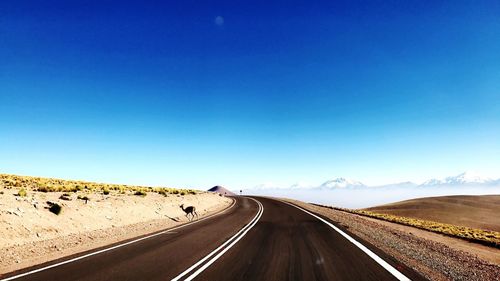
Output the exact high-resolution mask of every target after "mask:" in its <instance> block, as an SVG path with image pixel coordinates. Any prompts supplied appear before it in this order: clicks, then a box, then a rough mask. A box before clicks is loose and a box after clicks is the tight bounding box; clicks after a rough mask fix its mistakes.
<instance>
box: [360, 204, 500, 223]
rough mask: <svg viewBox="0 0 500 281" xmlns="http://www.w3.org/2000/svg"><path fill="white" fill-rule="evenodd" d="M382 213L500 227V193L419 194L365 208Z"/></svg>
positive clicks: (443, 221)
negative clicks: (424, 196) (435, 195)
mask: <svg viewBox="0 0 500 281" xmlns="http://www.w3.org/2000/svg"><path fill="white" fill-rule="evenodd" d="M365 210H367V211H372V212H376V213H381V214H390V215H397V216H403V217H409V218H417V219H423V220H430V221H437V222H442V223H449V224H453V225H461V226H468V227H472V228H479V229H485V230H493V231H500V216H498V215H495V214H500V195H459V196H458V195H457V196H440V197H427V198H417V199H412V200H405V201H401V202H396V203H392V204H386V205H381V206H376V207H371V208H367V209H365Z"/></svg>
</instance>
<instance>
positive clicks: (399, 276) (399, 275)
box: [280, 200, 410, 281]
mask: <svg viewBox="0 0 500 281" xmlns="http://www.w3.org/2000/svg"><path fill="white" fill-rule="evenodd" d="M280 201H281V200H280ZM281 202H283V203H286V204H288V205H290V206H293V207H295V208H297V209H299V210H301V211H303V212H306V213H308V214H309V215H311V216H313V217H315V218H317V219H318V220H320V221H322V222H324V223H326V224H327V225H328V226H330V227H331V228H333V229H334V230H335V231H337V232H338V233H340V235H342V236H344V237H345V238H346V239H347V240H349V242H351V243H353V244H354V245H356V246H357V247H358V248H359V249H360V250H361V251H363V252H365V254H367V255H368V256H369V257H370V258H372V259H373V260H374V261H376V262H377V263H378V264H379V265H380V266H382V267H383V268H385V269H386V270H387V271H389V273H391V274H392V275H393V276H394V277H396V278H397V279H398V280H401V281H409V280H410V279H409V278H408V277H406V276H405V275H404V274H403V273H401V272H399V271H398V270H397V269H395V268H394V267H393V266H392V265H390V264H388V263H387V262H386V261H384V260H383V259H382V258H381V257H379V256H377V255H376V254H375V253H374V252H372V251H371V250H370V249H368V248H367V247H365V246H364V245H363V244H361V243H359V242H358V241H356V240H355V239H354V238H352V237H351V236H349V235H348V234H347V233H345V232H343V231H342V230H340V229H339V228H338V227H336V226H335V225H333V224H332V223H330V222H328V221H326V220H325V219H323V218H321V217H319V216H317V215H315V214H313V213H311V212H309V211H307V210H305V209H303V208H301V207H299V206H297V205H295V204H292V203H288V202H286V201H281Z"/></svg>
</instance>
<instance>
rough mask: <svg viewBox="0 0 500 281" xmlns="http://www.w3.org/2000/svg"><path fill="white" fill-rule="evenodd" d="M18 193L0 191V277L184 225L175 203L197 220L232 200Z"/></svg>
mask: <svg viewBox="0 0 500 281" xmlns="http://www.w3.org/2000/svg"><path fill="white" fill-rule="evenodd" d="M19 191H20V189H15V188H11V189H6V188H4V189H2V188H0V273H6V272H10V271H13V270H17V269H20V268H24V267H27V266H31V265H34V264H38V263H42V262H46V261H49V260H53V259H56V258H60V257H64V256H67V255H71V254H75V253H79V252H83V251H86V250H90V249H93V248H97V247H101V246H105V245H109V244H111V243H115V242H118V241H122V240H126V239H130V238H133V237H136V236H140V235H144V234H147V233H151V232H154V231H158V230H162V229H165V228H170V227H174V226H176V225H179V224H182V223H185V222H187V218H186V217H185V213H184V212H183V211H182V209H181V208H180V207H179V205H180V204H184V205H185V206H190V205H193V206H195V207H196V210H197V213H198V215H199V217H200V218H202V217H204V216H208V215H210V214H213V213H216V212H219V211H221V210H223V209H225V208H227V207H229V206H230V205H231V203H232V202H233V200H232V199H230V198H226V197H224V196H220V195H218V194H214V193H209V192H198V193H197V194H183V195H181V194H159V193H155V192H145V193H143V194H142V193H141V194H134V193H131V192H127V193H125V194H123V193H119V192H113V191H111V192H109V193H108V194H106V195H104V194H103V193H101V192H86V193H81V192H72V193H63V192H47V193H43V192H37V191H33V190H27V191H26V190H25V191H26V194H22V196H19ZM21 193H22V192H21ZM64 194H66V196H63V195H64ZM144 194H145V195H144ZM85 197H87V198H85ZM85 199H88V200H85ZM55 204H57V205H58V206H60V207H62V208H61V212H60V213H59V214H58V215H56V214H55V213H54V212H51V211H50V210H49V208H50V206H53V205H55ZM52 210H53V211H54V208H53V209H52Z"/></svg>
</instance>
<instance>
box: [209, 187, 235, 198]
mask: <svg viewBox="0 0 500 281" xmlns="http://www.w3.org/2000/svg"><path fill="white" fill-rule="evenodd" d="M208 191H210V192H217V193H219V194H222V195H225V196H235V195H236V194H234V193H233V192H232V191H229V190H227V189H226V188H225V187H222V186H220V185H216V186H214V187H212V188H210V189H209V190H208Z"/></svg>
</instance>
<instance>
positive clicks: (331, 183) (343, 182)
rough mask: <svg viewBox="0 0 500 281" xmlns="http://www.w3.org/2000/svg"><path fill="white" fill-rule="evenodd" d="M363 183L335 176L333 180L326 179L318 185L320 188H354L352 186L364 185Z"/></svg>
mask: <svg viewBox="0 0 500 281" xmlns="http://www.w3.org/2000/svg"><path fill="white" fill-rule="evenodd" d="M364 186H365V185H364V184H363V183H361V182H359V181H356V180H351V179H346V178H336V179H333V180H328V181H326V182H324V183H323V184H322V185H320V186H319V188H321V189H336V188H354V187H364Z"/></svg>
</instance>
